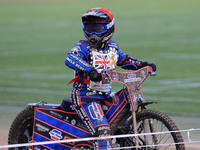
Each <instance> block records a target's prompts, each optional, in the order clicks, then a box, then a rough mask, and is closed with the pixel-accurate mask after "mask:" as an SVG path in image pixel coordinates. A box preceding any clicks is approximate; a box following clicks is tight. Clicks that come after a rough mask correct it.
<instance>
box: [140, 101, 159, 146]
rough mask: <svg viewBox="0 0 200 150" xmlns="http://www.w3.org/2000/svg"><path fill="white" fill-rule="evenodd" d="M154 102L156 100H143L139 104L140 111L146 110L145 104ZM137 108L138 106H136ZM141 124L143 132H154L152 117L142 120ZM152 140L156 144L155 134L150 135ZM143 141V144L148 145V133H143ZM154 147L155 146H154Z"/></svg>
mask: <svg viewBox="0 0 200 150" xmlns="http://www.w3.org/2000/svg"><path fill="white" fill-rule="evenodd" d="M154 103H157V102H144V103H142V104H140V105H139V106H140V108H141V111H144V110H146V109H147V108H146V106H147V105H149V104H154ZM138 108H139V107H138ZM137 111H138V110H137ZM142 125H143V127H142V128H143V130H144V133H149V132H150V133H153V132H156V128H155V127H154V122H153V119H148V120H144V121H143V122H142ZM152 141H153V143H154V144H155V145H157V144H158V138H157V136H156V135H152ZM144 142H145V145H149V144H150V143H149V140H148V135H144ZM155 148H156V147H155Z"/></svg>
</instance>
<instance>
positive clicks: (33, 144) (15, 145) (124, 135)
mask: <svg viewBox="0 0 200 150" xmlns="http://www.w3.org/2000/svg"><path fill="white" fill-rule="evenodd" d="M192 131H200V129H187V130H176V131H165V132H154V133H140V134H123V135H114V136H108V137H90V138H80V139H68V140H58V141H46V142H37V143H23V144H11V145H2V146H0V149H2V148H15V147H30V146H35V145H44V144H55V143H69V142H80V141H89V140H103V139H108V138H110V139H113V138H126V137H136V136H144V135H157V134H167V133H175V132H187V138H188V142H181V143H167V144H157V145H144V146H138V147H151V146H170V145H174V144H186V143H190V144H192V143H200V139H199V141H192V140H191V138H190V132H192ZM125 148H136V146H132V147H120V148H112V149H125Z"/></svg>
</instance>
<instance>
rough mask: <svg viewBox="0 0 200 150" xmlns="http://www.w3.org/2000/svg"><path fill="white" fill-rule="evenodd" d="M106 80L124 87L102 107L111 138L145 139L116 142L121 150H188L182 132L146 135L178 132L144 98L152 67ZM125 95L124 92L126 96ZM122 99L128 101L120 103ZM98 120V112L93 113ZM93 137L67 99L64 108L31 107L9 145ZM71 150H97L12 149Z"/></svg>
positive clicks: (111, 74)
mask: <svg viewBox="0 0 200 150" xmlns="http://www.w3.org/2000/svg"><path fill="white" fill-rule="evenodd" d="M103 74H104V75H105V76H104V78H103V80H102V82H104V81H105V80H110V81H112V82H118V83H121V84H123V85H124V87H123V89H122V90H121V93H119V92H118V94H117V95H118V96H115V94H113V95H114V96H113V103H112V105H111V106H110V107H109V108H108V107H107V106H106V105H104V104H102V108H103V110H104V112H103V113H104V114H105V116H106V117H107V119H108V122H109V124H110V127H111V135H124V134H141V136H140V135H139V136H135V137H134V136H133V137H125V138H117V139H112V142H113V145H114V146H115V147H118V148H117V149H135V150H138V149H139V150H160V149H169V150H184V149H185V146H184V144H182V143H183V138H182V135H181V133H180V132H169V133H165V134H160V135H156V134H153V135H148V134H147V135H146V134H143V133H154V132H167V131H177V130H178V128H177V126H176V125H175V123H174V122H173V121H172V120H171V119H170V118H169V117H168V116H167V115H165V114H163V113H162V112H159V111H157V110H148V109H147V105H149V104H154V103H155V102H146V101H145V99H144V96H143V94H142V90H141V88H142V83H143V82H144V80H145V79H146V78H147V77H149V76H154V75H155V72H153V70H152V68H151V67H150V66H146V67H143V68H141V69H139V70H137V71H132V72H117V71H106V72H104V73H103ZM122 91H123V92H122ZM120 96H125V97H126V99H124V100H120V99H119V97H120ZM91 111H93V115H94V117H98V114H96V112H95V108H93V109H91ZM86 137H92V135H91V133H90V131H89V130H88V129H87V127H86V126H85V124H84V123H83V122H82V120H81V119H80V118H79V116H78V114H77V113H76V111H75V110H74V107H73V106H72V100H71V98H69V97H65V98H64V99H63V101H62V103H61V104H47V103H45V102H39V103H30V104H28V106H27V107H26V108H25V109H24V110H22V111H21V112H20V113H19V114H18V115H17V117H16V118H15V119H14V121H13V123H12V125H11V127H10V131H9V137H8V143H9V144H19V143H34V142H43V141H57V140H67V139H78V138H86ZM31 149H33V150H61V149H62V150H68V149H93V141H92V140H90V141H81V142H71V143H59V142H58V143H56V144H43V145H37V146H29V147H17V148H10V150H31Z"/></svg>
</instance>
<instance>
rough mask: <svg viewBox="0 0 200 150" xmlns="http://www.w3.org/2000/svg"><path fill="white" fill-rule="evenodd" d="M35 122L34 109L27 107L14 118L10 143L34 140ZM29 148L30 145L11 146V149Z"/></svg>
mask: <svg viewBox="0 0 200 150" xmlns="http://www.w3.org/2000/svg"><path fill="white" fill-rule="evenodd" d="M33 123H34V109H33V108H32V107H30V106H29V107H26V108H25V109H24V110H22V111H21V112H20V113H19V114H18V115H17V117H16V118H15V119H14V121H13V123H12V125H11V127H10V131H9V135H8V144H19V143H29V142H32V135H33ZM24 149H25V150H28V149H31V148H29V147H18V148H9V150H24Z"/></svg>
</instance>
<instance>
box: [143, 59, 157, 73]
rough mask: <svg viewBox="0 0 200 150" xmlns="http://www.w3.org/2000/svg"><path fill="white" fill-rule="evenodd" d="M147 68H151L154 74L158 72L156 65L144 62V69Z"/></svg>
mask: <svg viewBox="0 0 200 150" xmlns="http://www.w3.org/2000/svg"><path fill="white" fill-rule="evenodd" d="M145 66H150V67H151V68H152V69H153V71H154V72H156V65H155V64H153V63H148V62H146V61H145V62H142V67H145Z"/></svg>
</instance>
